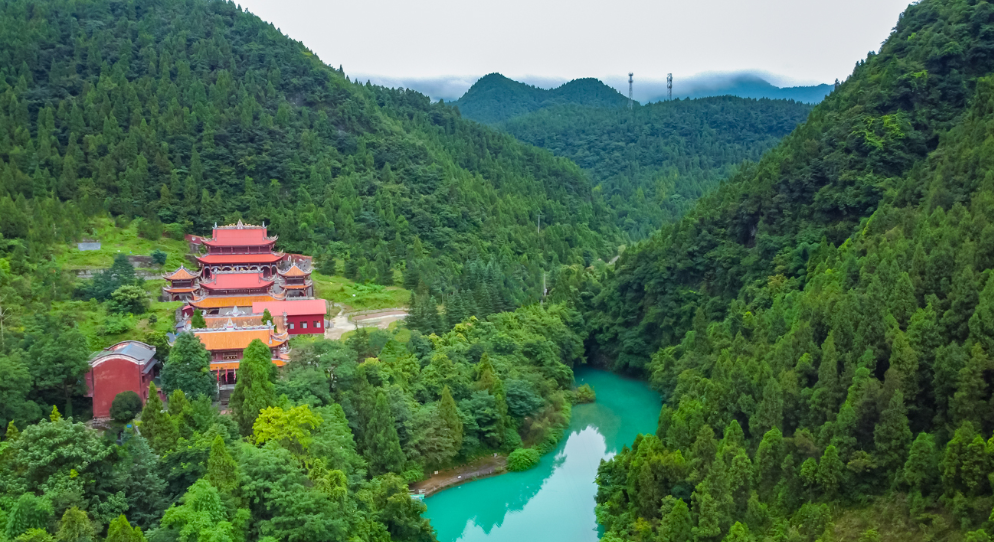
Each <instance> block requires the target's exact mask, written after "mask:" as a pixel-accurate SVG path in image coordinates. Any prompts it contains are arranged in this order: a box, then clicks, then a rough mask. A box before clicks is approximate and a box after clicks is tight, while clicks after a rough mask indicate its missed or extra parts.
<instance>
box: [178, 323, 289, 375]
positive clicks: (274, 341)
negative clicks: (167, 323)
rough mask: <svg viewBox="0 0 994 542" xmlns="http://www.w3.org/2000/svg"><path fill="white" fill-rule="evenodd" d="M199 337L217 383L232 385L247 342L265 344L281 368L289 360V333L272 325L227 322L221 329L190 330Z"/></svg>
mask: <svg viewBox="0 0 994 542" xmlns="http://www.w3.org/2000/svg"><path fill="white" fill-rule="evenodd" d="M190 331H191V332H192V333H193V335H194V336H195V337H197V338H198V339H200V342H202V343H203V344H204V347H205V348H207V351H208V352H210V354H211V372H212V373H215V374H216V375H217V379H218V383H219V384H222V385H224V384H234V383H235V379H236V377H237V374H238V366H239V364H240V363H241V360H242V356H243V354H244V352H245V349H246V348H248V346H249V344H250V343H251V342H252V341H253V340H255V339H259V340H261V341H262V342H263V343H265V344H266V346H268V347H269V350H270V352H271V353H272V361H273V363H274V364H275V365H276V366H278V367H282V366H283V365H284V364H285V363H286V362H287V360H289V359H290V358H289V352H290V345H289V344H288V341H289V339H290V337H289V335H287V334H285V333H283V334H280V333H277V332H276V330H275V329H273V327H271V326H269V325H265V326H249V327H236V326H235V324H234V322H231V321H229V322H228V324H227V325H226V326H225V327H223V328H217V329H195V330H190Z"/></svg>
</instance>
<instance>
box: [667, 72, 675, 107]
mask: <svg viewBox="0 0 994 542" xmlns="http://www.w3.org/2000/svg"><path fill="white" fill-rule="evenodd" d="M666 99H667V100H670V101H672V100H673V74H672V73H668V74H666Z"/></svg>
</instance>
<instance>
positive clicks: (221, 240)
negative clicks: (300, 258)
mask: <svg viewBox="0 0 994 542" xmlns="http://www.w3.org/2000/svg"><path fill="white" fill-rule="evenodd" d="M199 241H200V243H201V244H202V245H203V246H206V247H207V254H202V255H199V256H197V257H196V258H197V261H198V262H200V265H201V267H202V275H203V276H205V277H208V276H211V275H213V274H215V273H219V272H222V271H256V272H259V273H261V274H262V275H263V277H266V278H268V277H272V276H274V275H275V274H276V270H277V269H276V268H277V264H278V263H279V262H281V261H283V260H284V259H285V257H286V255H285V254H283V253H282V252H275V251H274V250H273V247H274V246H275V244H276V237H275V236H273V237H269V236H267V235H266V226H265V225H262V226H253V225H251V224H242V221H241V220H239V221H238V223H237V224H233V225H229V226H214V236H213V237H212V238H210V239H207V238H200V239H199Z"/></svg>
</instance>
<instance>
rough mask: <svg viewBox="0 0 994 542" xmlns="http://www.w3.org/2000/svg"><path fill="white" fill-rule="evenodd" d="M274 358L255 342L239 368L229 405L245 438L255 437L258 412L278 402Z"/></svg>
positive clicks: (250, 345)
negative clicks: (253, 433)
mask: <svg viewBox="0 0 994 542" xmlns="http://www.w3.org/2000/svg"><path fill="white" fill-rule="evenodd" d="M272 357H273V354H272V352H271V351H270V350H269V347H268V346H266V345H265V344H264V343H263V342H262V341H260V340H259V339H255V340H253V341H252V342H251V343H250V344H249V346H248V348H246V349H245V353H244V354H243V355H242V361H241V363H239V365H238V381H237V382H236V383H235V390H234V391H233V392H232V394H231V399H230V401H229V403H228V405H229V406H230V407H231V412H232V415H233V416H234V418H235V421H236V422H237V423H238V429H239V431H241V433H242V434H243V435H246V436H247V435H250V434H252V426H253V424H255V420H256V418H258V417H259V412H260V411H261V410H262V409H264V408H268V407H271V406H273V405H274V404H275V403H276V386H275V384H274V383H273V370H272V364H273V362H272Z"/></svg>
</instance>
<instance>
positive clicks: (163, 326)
mask: <svg viewBox="0 0 994 542" xmlns="http://www.w3.org/2000/svg"><path fill="white" fill-rule="evenodd" d="M182 305H183V303H182V302H179V301H172V302H168V303H165V302H160V301H154V302H152V305H151V308H150V310H149V312H148V313H146V314H142V315H133V314H114V313H111V312H108V311H107V304H106V303H99V302H97V301H95V300H90V301H63V302H60V303H55V304H54V307H53V308H54V310H55V311H57V312H64V313H68V314H70V315H72V317H73V319H74V320H75V321H76V325H77V326H78V327H79V330H80V331H81V332H82V333H83V336H85V337H86V344H87V346H88V347H89V348H90V350H92V351H94V352H96V351H98V350H103V349H104V348H107V347H108V346H112V345H114V344H117V343H119V342H121V341H127V340H139V341H140V340H143V339H144V338H145V335H146V333H148V332H150V331H159V332H162V333H166V332H169V331H172V329H173V326H174V325H175V315H176V309H178V308H180V307H181V306H182ZM152 316H155V318H154V319H153V318H152ZM153 320H154V321H153Z"/></svg>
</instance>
